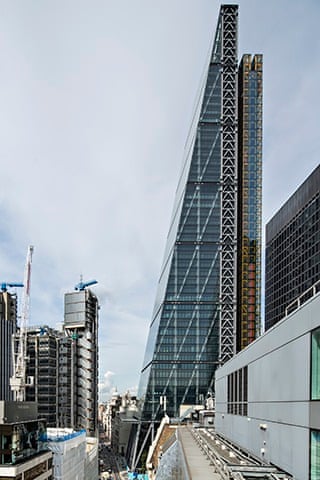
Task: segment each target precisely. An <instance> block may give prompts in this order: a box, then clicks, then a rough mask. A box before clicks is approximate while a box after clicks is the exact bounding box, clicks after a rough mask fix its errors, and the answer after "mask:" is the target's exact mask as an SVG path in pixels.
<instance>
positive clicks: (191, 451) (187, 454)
mask: <svg viewBox="0 0 320 480" xmlns="http://www.w3.org/2000/svg"><path fill="white" fill-rule="evenodd" d="M178 438H179V441H180V443H181V446H182V450H183V453H184V458H185V461H186V464H187V470H188V474H189V478H190V479H191V480H204V479H208V480H209V479H210V480H221V478H222V477H221V476H220V475H219V474H218V473H215V469H214V467H213V465H211V464H210V462H209V459H208V458H207V456H206V455H205V454H204V452H203V451H202V450H201V448H200V447H199V445H198V444H197V443H196V442H195V441H194V438H193V436H192V434H191V432H190V431H189V429H188V428H186V427H180V428H179V430H178Z"/></svg>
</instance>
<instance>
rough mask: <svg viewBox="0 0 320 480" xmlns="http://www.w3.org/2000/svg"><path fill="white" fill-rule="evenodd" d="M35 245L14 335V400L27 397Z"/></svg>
mask: <svg viewBox="0 0 320 480" xmlns="http://www.w3.org/2000/svg"><path fill="white" fill-rule="evenodd" d="M32 254H33V246H31V245H30V246H29V247H28V253H27V259H26V265H25V270H24V279H23V280H24V281H23V294H22V307H21V308H22V309H21V319H20V329H19V331H18V333H17V334H16V335H14V340H13V347H12V357H13V375H12V377H11V378H10V386H11V390H12V391H13V392H14V400H16V401H22V402H23V401H24V400H25V397H26V386H27V385H29V383H27V381H26V357H27V326H28V322H29V306H30V280H31V263H32Z"/></svg>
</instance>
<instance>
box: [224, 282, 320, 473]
mask: <svg viewBox="0 0 320 480" xmlns="http://www.w3.org/2000/svg"><path fill="white" fill-rule="evenodd" d="M319 292H320V283H319V282H318V283H316V284H315V285H314V286H312V287H311V288H310V289H309V290H308V291H306V292H304V294H303V295H301V297H299V298H297V299H296V302H295V304H294V307H292V308H295V310H293V311H292V312H291V313H288V315H287V316H286V317H285V318H283V319H282V320H281V321H280V322H278V323H277V324H276V325H275V326H274V327H272V328H270V329H269V330H268V331H267V332H266V333H265V334H264V335H263V336H261V337H260V338H258V339H257V340H256V341H255V342H253V343H252V344H251V345H249V346H248V347H247V348H246V349H244V350H243V351H241V352H240V353H239V354H238V355H237V356H235V357H234V358H233V359H232V360H230V361H229V362H227V363H226V364H225V365H224V366H222V367H221V368H219V369H218V370H217V371H216V382H215V383H216V386H215V392H216V415H215V428H216V432H217V433H219V434H221V435H223V436H224V437H225V438H227V439H228V440H230V441H231V442H233V443H235V444H238V445H239V446H241V447H242V448H245V449H246V450H248V451H249V452H251V453H252V454H254V455H256V456H258V457H260V459H261V460H264V461H265V462H267V463H271V464H273V465H276V466H277V467H279V468H281V469H282V470H284V471H285V472H288V473H289V474H290V475H292V477H293V478H295V480H307V479H309V480H318V479H319V478H320V461H319V459H320V375H319V366H320V361H319V360H320V317H319V311H320V293H319ZM310 297H311V298H310Z"/></svg>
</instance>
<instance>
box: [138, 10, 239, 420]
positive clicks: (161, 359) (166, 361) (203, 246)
mask: <svg viewBox="0 0 320 480" xmlns="http://www.w3.org/2000/svg"><path fill="white" fill-rule="evenodd" d="M226 28H229V29H230V31H231V33H232V34H233V35H234V34H235V37H236V30H237V8H235V7H234V6H230V7H229V8H228V7H225V9H224V10H222V12H221V14H220V17H219V22H218V27H217V32H216V38H215V42H214V48H213V52H212V57H211V59H210V65H209V69H208V75H207V82H206V85H205V88H204V91H203V95H202V97H203V98H202V104H201V108H200V115H199V114H198V120H199V121H198V124H196V125H195V129H193V135H194V137H191V139H190V144H189V146H190V154H189V156H187V158H186V161H185V164H184V167H183V170H182V175H181V178H180V181H179V186H178V190H177V197H176V202H175V207H174V212H173V219H172V224H171V226H170V231H169V236H168V244H167V251H166V256H165V261H164V266H163V269H162V272H161V276H160V282H159V288H158V295H157V299H156V305H155V309H154V315H153V319H152V323H151V327H150V333H149V338H148V343H147V349H146V356H145V359H144V366H143V369H142V376H141V382H140V387H139V393H138V396H139V398H142V399H143V400H144V407H143V418H146V419H154V418H158V417H159V415H160V413H162V412H161V409H160V396H166V406H167V412H168V414H169V415H170V416H177V415H178V414H179V407H180V405H181V404H195V403H202V402H203V399H204V397H205V396H206V394H207V392H208V388H210V387H212V386H213V375H214V371H215V368H216V367H217V365H218V364H219V353H220V352H219V327H220V325H219V322H220V311H219V296H220V282H219V275H220V235H221V232H220V223H221V222H220V216H221V188H222V184H221V168H222V164H221V150H222V138H221V130H222V124H221V111H222V74H221V61H222V60H221V58H222V54H223V52H222V48H223V41H222V40H223V29H224V30H225V29H226ZM233 38H234V36H233ZM232 46H233V49H235V50H236V43H234V42H233V45H232ZM234 81H235V78H234Z"/></svg>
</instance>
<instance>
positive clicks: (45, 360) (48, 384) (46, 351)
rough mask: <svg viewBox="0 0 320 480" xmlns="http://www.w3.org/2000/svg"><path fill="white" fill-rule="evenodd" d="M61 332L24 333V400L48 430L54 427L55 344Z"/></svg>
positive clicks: (47, 329) (31, 330)
mask: <svg viewBox="0 0 320 480" xmlns="http://www.w3.org/2000/svg"><path fill="white" fill-rule="evenodd" d="M60 337H61V332H57V331H56V330H54V329H52V328H50V327H48V326H42V327H30V328H28V330H27V359H28V361H27V366H26V371H27V377H28V378H29V379H31V381H29V382H27V383H28V384H29V385H28V386H26V400H28V401H30V402H36V403H37V405H38V415H39V417H40V418H44V419H45V420H46V424H47V426H48V427H55V426H57V413H58V410H57V406H58V402H57V399H58V371H59V369H58V344H59V338H60Z"/></svg>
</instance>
